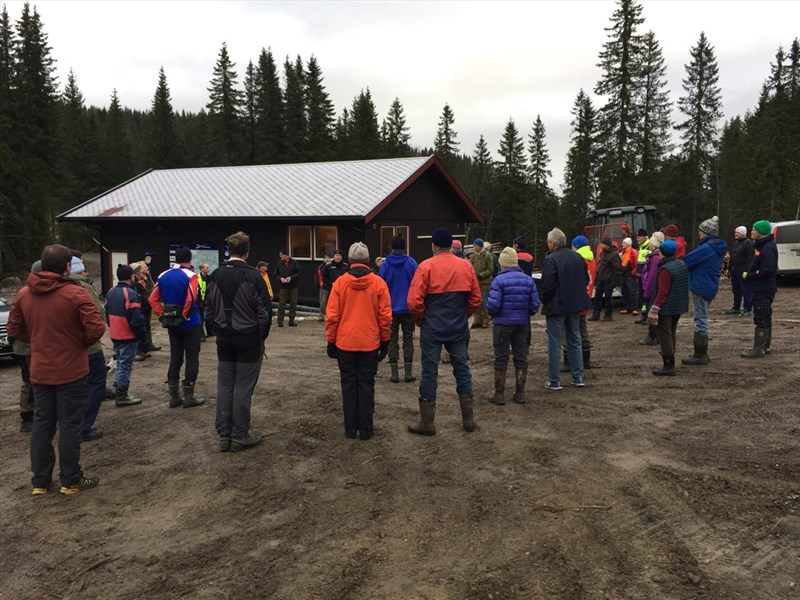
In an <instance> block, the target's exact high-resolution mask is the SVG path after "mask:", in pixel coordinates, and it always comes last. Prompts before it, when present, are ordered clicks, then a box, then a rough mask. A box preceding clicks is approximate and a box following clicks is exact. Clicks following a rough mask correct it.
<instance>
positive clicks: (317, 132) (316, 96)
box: [304, 56, 336, 162]
mask: <svg viewBox="0 0 800 600" xmlns="http://www.w3.org/2000/svg"><path fill="white" fill-rule="evenodd" d="M323 81H324V78H323V77H322V69H321V68H320V66H319V63H318V62H317V59H316V58H314V56H312V57H311V58H310V59H309V60H308V65H307V67H306V72H305V78H304V84H305V101H306V114H307V115H308V133H307V135H306V148H307V151H306V160H309V161H312V162H319V161H325V160H330V159H331V158H333V154H334V149H333V130H334V126H335V120H334V117H335V114H336V111H335V110H334V108H333V102H331V99H330V95H329V94H328V92H327V90H326V89H325V86H324V85H322V82H323Z"/></svg>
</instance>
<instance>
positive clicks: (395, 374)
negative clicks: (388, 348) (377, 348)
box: [389, 363, 400, 383]
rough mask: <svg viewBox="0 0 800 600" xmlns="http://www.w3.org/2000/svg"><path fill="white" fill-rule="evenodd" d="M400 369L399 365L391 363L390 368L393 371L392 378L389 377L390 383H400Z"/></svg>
mask: <svg viewBox="0 0 800 600" xmlns="http://www.w3.org/2000/svg"><path fill="white" fill-rule="evenodd" d="M398 367H399V365H398V364H397V363H389V368H390V369H392V376H391V377H389V381H391V382H392V383H400V373H399V370H398Z"/></svg>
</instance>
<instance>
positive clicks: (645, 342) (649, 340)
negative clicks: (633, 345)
mask: <svg viewBox="0 0 800 600" xmlns="http://www.w3.org/2000/svg"><path fill="white" fill-rule="evenodd" d="M639 345H640V346H658V338H657V337H653V336H652V335H650V334H649V333H648V334H647V335H646V336H644V338H642V341H641V342H639Z"/></svg>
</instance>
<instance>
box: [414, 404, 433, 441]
mask: <svg viewBox="0 0 800 600" xmlns="http://www.w3.org/2000/svg"><path fill="white" fill-rule="evenodd" d="M435 416H436V400H426V399H425V398H420V399H419V423H416V424H415V425H409V426H408V430H409V431H410V432H411V433H418V434H419V435H436V426H435V425H434V424H433V419H434V417H435Z"/></svg>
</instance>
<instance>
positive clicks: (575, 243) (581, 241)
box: [572, 235, 589, 248]
mask: <svg viewBox="0 0 800 600" xmlns="http://www.w3.org/2000/svg"><path fill="white" fill-rule="evenodd" d="M588 245H589V240H587V239H586V237H585V236H582V235H578V236H575V237H574V238H573V239H572V247H573V248H583V247H584V246H588Z"/></svg>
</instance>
